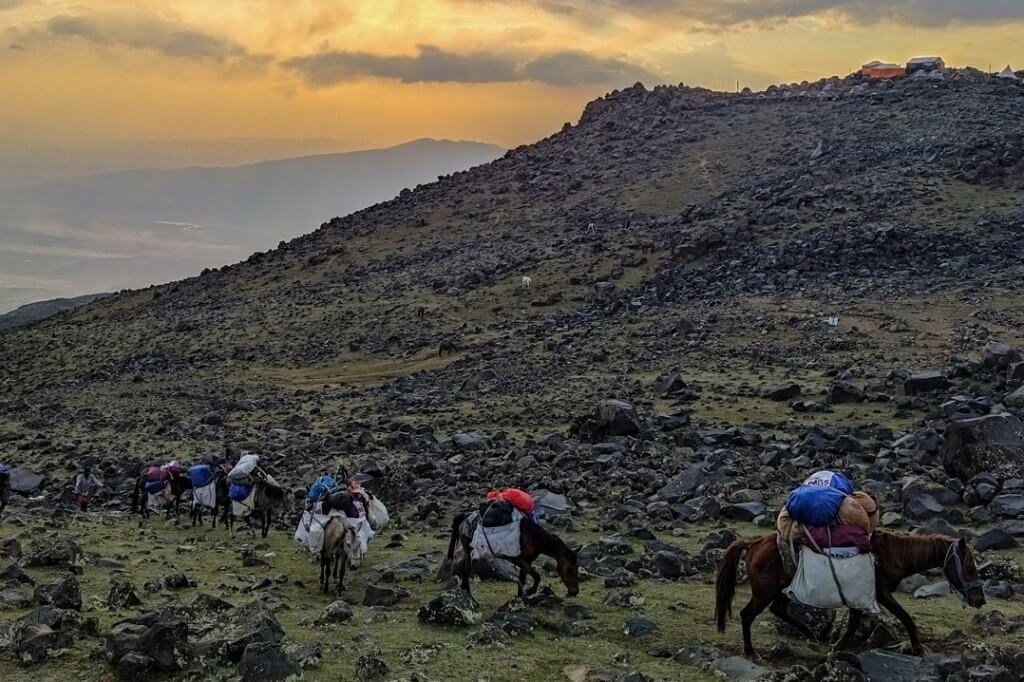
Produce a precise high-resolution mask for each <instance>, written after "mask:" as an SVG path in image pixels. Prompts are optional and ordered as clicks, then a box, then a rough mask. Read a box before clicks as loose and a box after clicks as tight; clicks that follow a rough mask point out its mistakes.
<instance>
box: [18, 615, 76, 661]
mask: <svg viewBox="0 0 1024 682" xmlns="http://www.w3.org/2000/svg"><path fill="white" fill-rule="evenodd" d="M15 630H16V631H15V633H14V637H13V642H14V652H15V654H16V655H17V657H18V662H19V663H20V664H21V665H35V664H37V663H42V662H44V661H46V660H48V659H49V658H50V656H51V654H53V653H55V652H57V651H60V650H63V649H67V648H69V647H70V646H71V643H72V641H73V640H72V637H71V635H70V634H69V633H67V632H62V631H60V630H54V629H53V628H51V627H50V626H48V625H43V624H41V623H19V624H18V625H17V626H15Z"/></svg>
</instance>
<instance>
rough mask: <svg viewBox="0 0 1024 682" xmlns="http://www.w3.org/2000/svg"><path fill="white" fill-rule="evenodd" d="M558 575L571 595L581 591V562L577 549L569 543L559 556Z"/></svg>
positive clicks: (573, 595)
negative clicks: (572, 547)
mask: <svg viewBox="0 0 1024 682" xmlns="http://www.w3.org/2000/svg"><path fill="white" fill-rule="evenodd" d="M558 577H559V578H561V579H562V582H563V583H565V587H566V589H567V590H568V591H569V596H570V597H575V596H576V595H578V594H579V593H580V562H579V557H578V556H577V555H576V551H575V550H573V549H571V548H570V547H569V546H568V545H566V547H565V551H564V552H562V553H561V554H560V555H559V556H558Z"/></svg>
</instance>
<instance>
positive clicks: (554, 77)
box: [520, 50, 661, 85]
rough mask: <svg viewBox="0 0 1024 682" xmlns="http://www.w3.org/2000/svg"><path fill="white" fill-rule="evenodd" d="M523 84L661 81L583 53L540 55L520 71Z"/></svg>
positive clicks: (626, 65)
mask: <svg viewBox="0 0 1024 682" xmlns="http://www.w3.org/2000/svg"><path fill="white" fill-rule="evenodd" d="M520 73H521V75H522V77H523V78H524V79H525V80H534V81H541V82H543V83H551V84H553V85H590V84H602V83H626V82H629V83H635V82H637V81H647V82H648V83H650V82H651V81H659V80H661V78H660V77H658V76H656V75H654V74H653V73H651V72H650V71H647V70H646V69H643V68H641V67H639V66H636V65H634V64H630V63H629V62H624V61H622V60H621V59H600V58H597V57H594V56H592V55H589V54H587V53H586V52H579V51H576V50H566V51H563V52H555V53H553V54H547V55H542V56H540V57H537V58H536V59H534V60H532V61H529V62H527V63H526V64H525V65H524V66H523V67H522V69H521V71H520Z"/></svg>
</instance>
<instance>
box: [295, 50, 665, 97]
mask: <svg viewBox="0 0 1024 682" xmlns="http://www.w3.org/2000/svg"><path fill="white" fill-rule="evenodd" d="M418 50H419V51H418V54H416V55H413V56H407V55H375V54H369V53H366V52H346V51H337V50H335V51H328V52H321V53H319V54H315V55H310V56H306V57H295V58H292V59H287V60H285V61H283V62H281V65H282V66H283V67H285V68H286V69H291V70H294V71H296V72H298V73H299V74H300V75H301V76H302V77H303V78H304V79H305V81H306V82H307V83H308V84H309V85H311V86H314V87H327V86H330V85H335V84H337V83H343V82H346V81H354V80H360V79H364V78H387V79H393V80H399V81H402V82H403V83H508V82H514V81H539V82H542V83H549V84H552V85H590V84H600V83H616V84H620V83H627V82H628V83H632V82H635V81H637V80H641V79H647V80H657V79H658V77H657V76H655V75H654V74H652V73H651V72H649V71H647V70H645V69H643V68H641V67H639V66H635V65H633V64H630V63H628V62H625V61H623V60H621V59H612V58H600V57H595V56H593V55H589V54H587V53H585V52H579V51H574V50H565V51H561V52H553V53H549V54H543V55H540V56H537V57H534V58H529V57H524V56H520V55H515V54H511V53H508V54H506V53H497V52H490V51H477V52H470V53H467V54H458V53H454V52H449V51H447V50H444V49H442V48H439V47H435V46H433V45H420V46H419V48H418Z"/></svg>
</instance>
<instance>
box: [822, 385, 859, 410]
mask: <svg viewBox="0 0 1024 682" xmlns="http://www.w3.org/2000/svg"><path fill="white" fill-rule="evenodd" d="M864 398H865V396H864V391H862V390H861V389H860V388H858V387H857V386H854V385H853V384H851V383H849V382H847V381H836V382H834V383H833V384H832V386H831V388H829V391H828V400H829V402H830V403H833V404H836V405H838V404H840V403H859V402H863V401H864Z"/></svg>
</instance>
